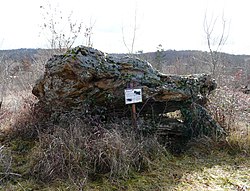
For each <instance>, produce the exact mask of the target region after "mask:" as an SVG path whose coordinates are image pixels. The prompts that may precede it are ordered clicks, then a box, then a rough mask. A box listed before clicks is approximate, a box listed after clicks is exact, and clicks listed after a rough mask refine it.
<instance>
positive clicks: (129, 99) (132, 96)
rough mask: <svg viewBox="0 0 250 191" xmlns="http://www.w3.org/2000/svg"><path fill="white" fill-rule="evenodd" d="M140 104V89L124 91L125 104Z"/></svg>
mask: <svg viewBox="0 0 250 191" xmlns="http://www.w3.org/2000/svg"><path fill="white" fill-rule="evenodd" d="M139 102H142V91H141V89H139V88H137V89H125V103H126V104H132V103H139Z"/></svg>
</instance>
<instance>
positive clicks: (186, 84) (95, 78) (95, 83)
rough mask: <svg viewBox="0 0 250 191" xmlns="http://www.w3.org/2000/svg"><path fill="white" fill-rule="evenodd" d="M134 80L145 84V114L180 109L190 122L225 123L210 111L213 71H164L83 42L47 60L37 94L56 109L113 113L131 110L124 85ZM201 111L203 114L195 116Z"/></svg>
mask: <svg viewBox="0 0 250 191" xmlns="http://www.w3.org/2000/svg"><path fill="white" fill-rule="evenodd" d="M131 84H133V87H135V88H141V89H142V95H143V97H142V103H139V104H137V111H138V113H139V114H140V115H147V116H149V115H152V114H153V115H163V114H164V113H168V112H173V111H176V110H180V111H182V113H183V115H184V117H183V118H184V119H185V121H184V123H185V124H189V125H192V128H193V126H195V125H197V124H198V125H200V126H202V123H201V122H202V120H208V122H206V123H204V124H206V126H207V125H208V124H210V127H212V128H213V129H220V128H219V126H218V124H217V123H216V122H214V121H213V120H212V118H211V116H209V117H204V116H207V115H209V114H208V112H207V111H206V109H205V108H204V107H203V106H204V104H205V103H206V102H207V95H208V94H209V93H210V92H211V91H212V90H214V89H215V88H216V83H215V81H214V80H213V79H212V78H211V76H210V75H208V74H196V75H185V76H180V75H168V74H162V73H160V72H158V71H157V70H156V69H154V68H153V67H152V66H151V64H149V63H148V62H146V61H142V60H140V59H138V58H135V57H128V56H125V57H120V56H113V55H109V54H105V53H103V52H101V51H99V50H96V49H93V48H88V47H83V46H81V47H76V48H74V49H72V50H69V51H68V52H67V53H65V54H63V55H56V56H54V57H52V58H51V59H50V60H49V61H48V62H47V63H46V65H45V73H44V75H43V77H42V78H41V79H40V80H38V82H37V83H36V85H35V86H34V88H33V94H34V95H35V96H36V97H37V98H38V99H39V102H40V103H41V104H42V105H44V106H46V107H47V108H48V109H49V110H50V111H51V112H65V111H78V112H82V113H83V114H84V113H86V112H91V111H89V110H94V108H102V109H104V110H105V113H103V115H107V116H109V115H110V114H111V113H112V114H114V113H120V114H121V113H122V114H124V113H126V111H127V110H128V105H125V101H124V89H126V88H128V86H129V85H131ZM197 113H198V114H199V115H197V116H194V115H195V114H197ZM189 119H190V120H192V121H188V120H189ZM194 121H197V122H198V123H195V122H194ZM211 121H212V122H211ZM210 127H209V128H210ZM190 128H191V126H190ZM206 128H208V127H206Z"/></svg>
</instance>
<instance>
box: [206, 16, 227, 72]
mask: <svg viewBox="0 0 250 191" xmlns="http://www.w3.org/2000/svg"><path fill="white" fill-rule="evenodd" d="M221 21H222V23H221V27H222V28H221V32H220V34H219V35H217V34H215V26H216V23H217V18H215V19H214V18H213V17H212V18H211V19H210V21H208V18H207V13H206V14H205V17H204V22H203V28H204V32H205V35H206V41H207V46H208V49H209V54H210V59H211V63H210V64H211V66H212V67H211V72H212V74H213V75H215V74H216V70H217V69H218V68H217V67H218V64H219V61H220V56H221V54H220V53H221V50H222V47H223V46H224V45H225V43H226V41H227V39H228V34H226V20H225V18H224V14H223V15H222V18H221Z"/></svg>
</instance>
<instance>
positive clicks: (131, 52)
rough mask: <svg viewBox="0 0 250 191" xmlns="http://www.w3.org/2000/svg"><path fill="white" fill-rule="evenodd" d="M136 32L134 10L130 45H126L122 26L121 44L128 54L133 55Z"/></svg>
mask: <svg viewBox="0 0 250 191" xmlns="http://www.w3.org/2000/svg"><path fill="white" fill-rule="evenodd" d="M136 32H137V8H135V13H134V23H133V34H132V40H131V45H128V44H127V41H126V38H125V34H124V27H123V26H122V40H123V44H124V46H125V47H126V48H127V50H128V53H129V54H133V53H134V45H135V39H136Z"/></svg>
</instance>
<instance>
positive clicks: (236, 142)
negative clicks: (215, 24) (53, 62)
mask: <svg viewBox="0 0 250 191" xmlns="http://www.w3.org/2000/svg"><path fill="white" fill-rule="evenodd" d="M6 64H8V63H7V62H6ZM40 66H41V67H40ZM32 67H33V66H32ZM32 67H31V68H30V69H31V71H29V74H30V75H29V76H28V78H27V79H26V75H25V73H24V71H20V72H17V75H16V76H17V78H15V80H14V81H13V78H12V79H11V80H12V81H8V83H7V84H8V88H7V92H8V93H7V94H6V95H5V97H4V103H3V107H2V109H1V110H0V183H1V184H0V190H131V191H132V190H133V191H134V190H154V191H155V190H239V191H240V190H241V191H246V190H250V179H249V174H250V160H249V157H250V132H249V128H250V125H249V123H250V122H249V107H250V106H249V104H250V101H249V99H250V97H249V95H245V94H242V93H240V92H237V91H233V90H229V89H225V88H224V89H219V90H218V91H216V92H215V94H214V95H213V97H211V104H210V106H209V108H210V111H211V113H212V114H213V115H214V117H215V119H217V120H218V121H219V122H220V124H221V125H222V126H223V127H224V128H225V130H227V132H228V135H227V136H226V137H223V138H220V139H218V138H217V137H215V138H208V137H202V138H199V139H197V140H193V142H191V143H189V148H190V149H189V150H188V151H186V153H183V154H181V155H179V156H173V155H171V154H169V153H168V152H167V151H166V150H165V148H163V146H162V145H160V144H159V143H158V141H157V139H156V138H155V137H154V136H147V137H143V136H141V135H140V134H138V133H136V132H134V131H131V130H130V128H131V127H130V126H128V125H127V124H126V123H122V121H117V122H116V123H109V124H104V123H102V122H100V121H99V120H98V117H97V118H93V116H92V117H89V116H88V117H86V118H85V117H82V118H80V117H75V116H73V115H71V116H70V115H69V116H67V115H66V116H61V117H60V118H58V119H57V121H59V123H58V122H57V123H55V121H53V119H49V118H48V119H47V117H48V116H47V114H46V113H44V112H43V110H39V109H38V108H37V107H34V103H35V102H36V99H35V98H34V97H33V96H32V95H31V94H30V92H31V91H30V88H31V87H32V84H33V83H34V81H35V79H34V77H37V76H39V73H40V72H41V70H42V69H43V67H42V64H39V67H40V69H36V67H33V68H32ZM32 71H33V72H34V75H31V74H32ZM5 79H7V78H5ZM25 81H27V82H28V83H27V84H26V83H25ZM11 82H13V83H11ZM16 86H20V87H22V88H20V87H18V88H16ZM20 89H22V90H21V91H20ZM42 182H43V183H42Z"/></svg>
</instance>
